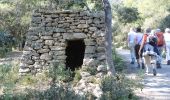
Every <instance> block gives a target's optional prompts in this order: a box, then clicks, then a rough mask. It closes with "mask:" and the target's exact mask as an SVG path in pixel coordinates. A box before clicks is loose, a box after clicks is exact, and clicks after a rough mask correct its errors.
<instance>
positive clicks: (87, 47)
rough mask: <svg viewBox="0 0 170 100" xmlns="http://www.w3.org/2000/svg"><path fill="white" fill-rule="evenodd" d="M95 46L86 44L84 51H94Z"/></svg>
mask: <svg viewBox="0 0 170 100" xmlns="http://www.w3.org/2000/svg"><path fill="white" fill-rule="evenodd" d="M95 50H96V47H95V46H86V49H85V53H95Z"/></svg>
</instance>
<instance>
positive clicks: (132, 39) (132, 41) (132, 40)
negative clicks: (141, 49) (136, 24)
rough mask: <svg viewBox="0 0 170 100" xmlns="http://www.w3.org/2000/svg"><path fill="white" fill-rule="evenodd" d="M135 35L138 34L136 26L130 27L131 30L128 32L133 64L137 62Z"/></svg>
mask: <svg viewBox="0 0 170 100" xmlns="http://www.w3.org/2000/svg"><path fill="white" fill-rule="evenodd" d="M135 35H136V32H135V28H130V32H129V33H128V37H127V43H128V47H129V49H130V55H131V64H134V63H135Z"/></svg>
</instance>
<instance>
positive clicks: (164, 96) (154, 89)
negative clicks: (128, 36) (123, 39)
mask: <svg viewBox="0 0 170 100" xmlns="http://www.w3.org/2000/svg"><path fill="white" fill-rule="evenodd" d="M117 52H118V54H120V55H121V56H122V58H123V59H124V60H125V61H126V62H127V63H130V52H129V50H123V49H117ZM129 65H130V64H129ZM136 66H137V65H130V66H128V67H130V69H131V70H132V72H131V73H129V76H131V77H133V76H135V75H136V72H137V70H139V69H137V68H136ZM142 83H144V88H143V89H142V91H141V90H139V91H137V92H136V94H137V95H138V96H140V97H141V100H170V65H166V64H165V61H163V65H162V68H161V69H157V76H153V75H152V74H149V75H144V79H143V82H142Z"/></svg>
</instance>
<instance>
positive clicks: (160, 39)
mask: <svg viewBox="0 0 170 100" xmlns="http://www.w3.org/2000/svg"><path fill="white" fill-rule="evenodd" d="M156 36H157V39H158V41H157V46H158V47H157V48H158V51H159V58H158V59H157V62H156V65H157V68H161V63H162V51H163V48H164V46H165V40H164V35H163V32H161V30H160V29H156Z"/></svg>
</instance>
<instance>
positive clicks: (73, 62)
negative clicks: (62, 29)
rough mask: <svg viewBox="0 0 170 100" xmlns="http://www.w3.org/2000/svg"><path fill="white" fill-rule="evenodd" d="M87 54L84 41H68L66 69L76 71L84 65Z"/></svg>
mask: <svg viewBox="0 0 170 100" xmlns="http://www.w3.org/2000/svg"><path fill="white" fill-rule="evenodd" d="M84 52H85V43H84V40H68V41H67V47H66V56H67V58H66V68H70V69H71V70H72V71H74V70H75V69H76V68H80V67H81V66H82V64H83V59H84Z"/></svg>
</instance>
